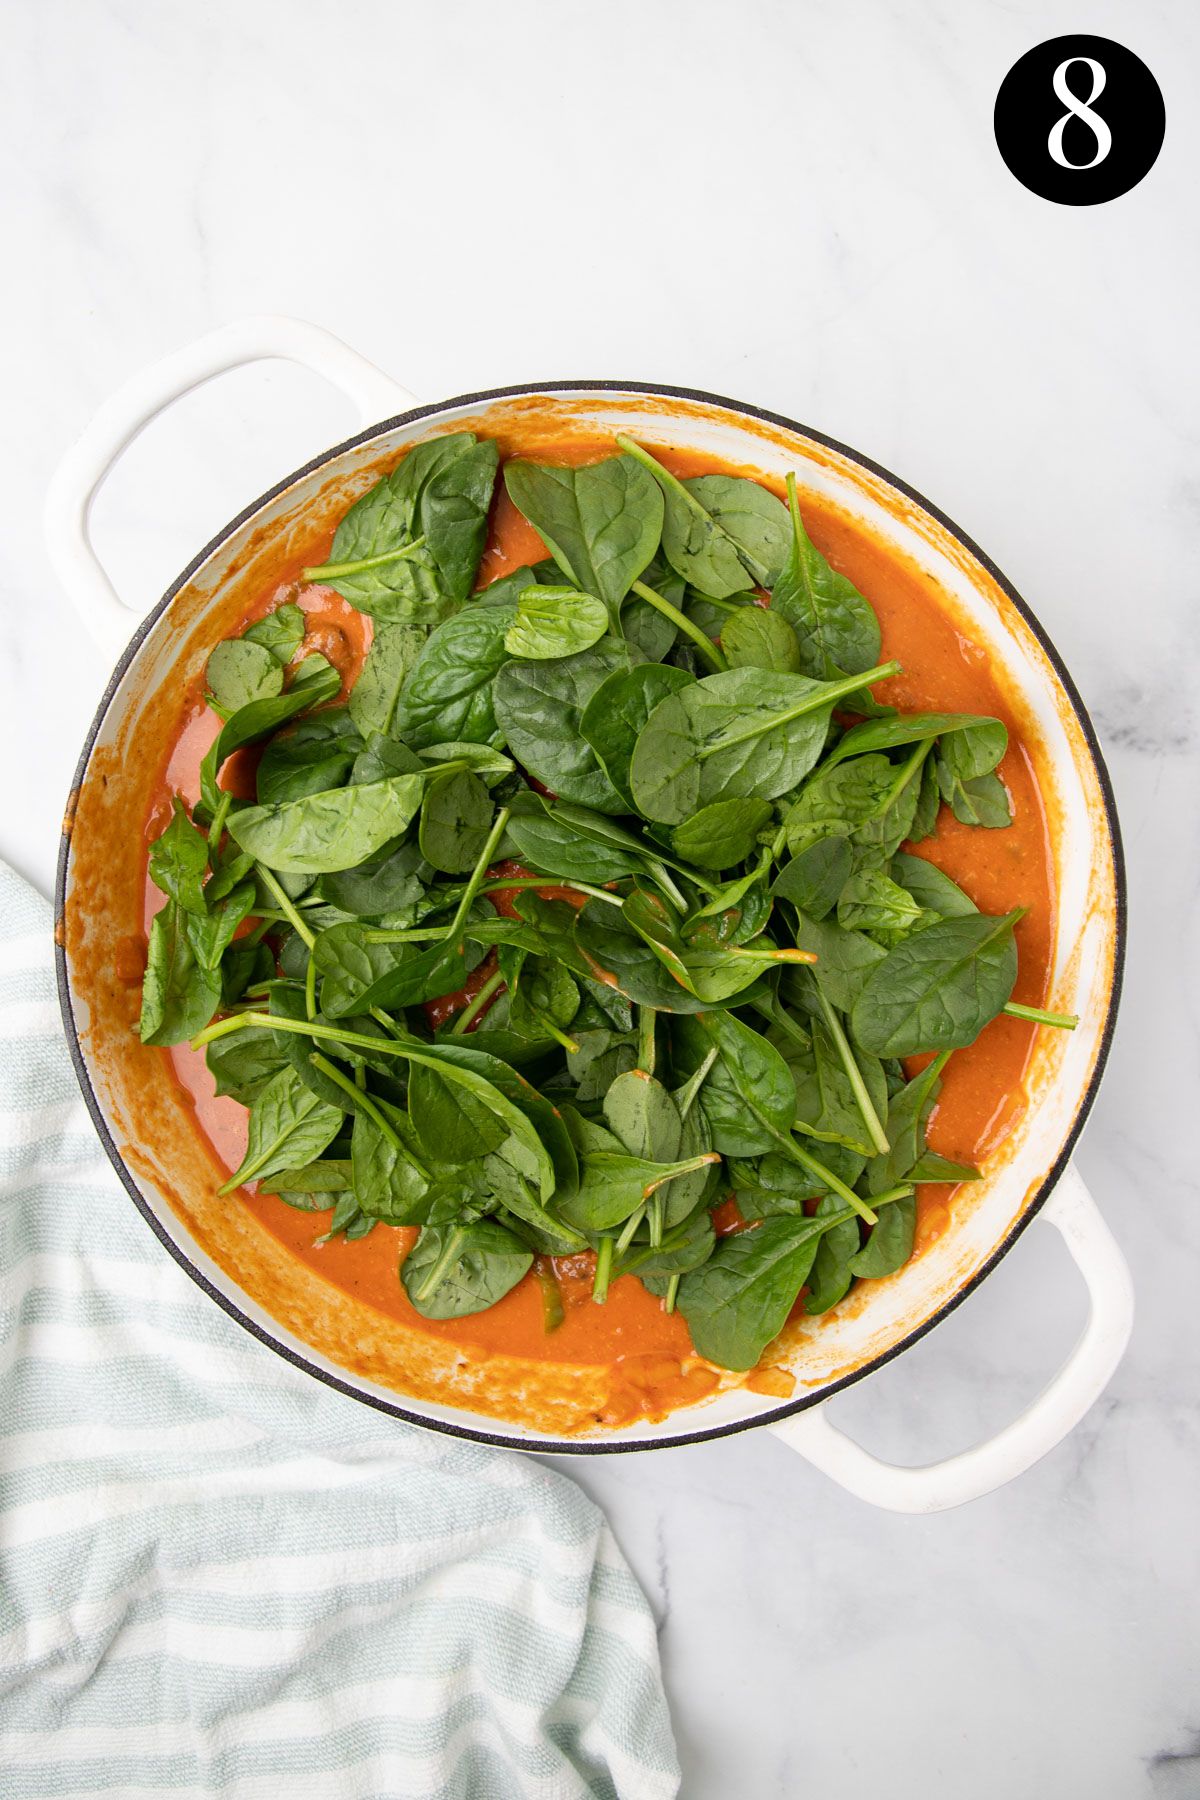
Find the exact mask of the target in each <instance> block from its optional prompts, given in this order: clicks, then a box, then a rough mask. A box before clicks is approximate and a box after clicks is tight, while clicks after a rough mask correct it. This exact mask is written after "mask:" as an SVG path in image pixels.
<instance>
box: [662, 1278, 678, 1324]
mask: <svg viewBox="0 0 1200 1800" xmlns="http://www.w3.org/2000/svg"><path fill="white" fill-rule="evenodd" d="M678 1295H679V1271H678V1269H676V1271H675V1273H674V1275H672V1277H671V1279H670V1281H668V1283H667V1291H666V1294H665V1295H664V1296H663V1309H664V1311H666V1312H669V1313H673V1312H674V1311H675V1301H676V1299H677V1297H678Z"/></svg>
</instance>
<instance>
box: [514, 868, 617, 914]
mask: <svg viewBox="0 0 1200 1800" xmlns="http://www.w3.org/2000/svg"><path fill="white" fill-rule="evenodd" d="M544 887H562V888H570V889H571V891H572V893H577V894H590V895H591V897H592V899H593V900H607V902H608V904H609V905H610V906H623V905H624V901H623V900H622V899H621V896H620V894H610V893H609V892H608V890H607V889H606V888H602V887H593V886H592V885H591V883H590V882H587V881H567V880H564V879H563V878H562V877H561V876H558V875H510V876H508V878H507V880H504V881H486V882H484V884H483V886H482V887H481V888H480V889H479V892H480V893H481V894H495V893H498V892H500V890H501V889H503V888H544Z"/></svg>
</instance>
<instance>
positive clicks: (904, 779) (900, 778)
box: [864, 738, 937, 823]
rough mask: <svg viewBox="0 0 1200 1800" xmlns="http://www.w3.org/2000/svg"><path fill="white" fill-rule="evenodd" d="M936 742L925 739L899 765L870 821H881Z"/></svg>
mask: <svg viewBox="0 0 1200 1800" xmlns="http://www.w3.org/2000/svg"><path fill="white" fill-rule="evenodd" d="M936 741H937V740H936V739H935V738H926V739H925V742H924V743H923V744H917V745H916V746H915V748H914V749H913V751H912V753H911V754H910V755H909V756H907V757H906V758H905V760H904V761H903V762H902V763H901V764H900V767H899V770H898V771H897V774H896V779H895V781H893V783H892V785H891V787H890V788H889V789H888V791H887V794H886V796H885V797H884V799H883V801H882V803H881V804H880V805H879V806H877V807H876V808H875V811H874V812H873V813H872V814H871V817H872V819H882V818H883V817H884V815H885V814H886V813H887V811H888V809H889V808H890V807H892V806H894V805H895V804H896V802H897V800H898V799H899V798H900V796H901V794H902V793H903V792H904V790H905V788H906V787H907V786H908V784H909V782H910V781H911V780H912V779H913V777H914V776H915V775H919V774H920V773H921V769H922V768H923V766H924V763H925V758H926V757H927V756H928V755H929V753H930V751H931V750H932V749H933V746H934V744H935V743H936ZM864 823H865V821H864Z"/></svg>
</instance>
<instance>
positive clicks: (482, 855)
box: [446, 806, 512, 943]
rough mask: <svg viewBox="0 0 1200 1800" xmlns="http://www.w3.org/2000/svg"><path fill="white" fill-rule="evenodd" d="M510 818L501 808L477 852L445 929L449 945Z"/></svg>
mask: <svg viewBox="0 0 1200 1800" xmlns="http://www.w3.org/2000/svg"><path fill="white" fill-rule="evenodd" d="M511 817H512V813H511V809H510V808H509V807H507V806H502V807H501V808H500V811H499V812H498V813H497V814H496V817H495V820H494V822H493V824H492V829H491V830H490V831H489V832H488V835H487V842H486V844H485V845H484V846H483V849H482V850H481V851H480V852H479V859H478V861H477V862H476V864H475V867H474V868H473V869H472V870H471V873H470V875H469V876H468V877H467V885H466V887H465V888H464V889H463V891H462V899H461V900H460V901H459V903H458V909H457V911H456V912H455V914H454V917H453V918H452V919H451V921H450V923H449V925H447V927H446V936H447V938H448V939H449V940H450V942H451V943H453V942H454V940H455V939H456V938H457V937H458V933H459V929H460V927H461V926H463V925H465V924H466V922H467V916H468V914H469V913H470V911H471V907H472V905H473V904H474V900H475V896H476V894H477V893H478V892H479V890H480V888H481V887H482V886H483V882H484V879H485V877H486V875H487V872H488V864H489V863H490V862H491V860H492V858H493V856H494V855H495V854H496V846H497V844H498V843H499V842H500V839H501V838H502V837H503V836H504V833H505V832H506V831H507V829H508V821H509V819H510V818H511Z"/></svg>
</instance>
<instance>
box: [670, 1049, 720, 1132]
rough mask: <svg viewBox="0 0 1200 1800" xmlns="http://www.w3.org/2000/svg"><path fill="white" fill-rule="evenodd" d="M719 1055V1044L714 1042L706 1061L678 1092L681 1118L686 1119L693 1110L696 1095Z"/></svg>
mask: <svg viewBox="0 0 1200 1800" xmlns="http://www.w3.org/2000/svg"><path fill="white" fill-rule="evenodd" d="M717 1055H718V1051H717V1046H716V1045H715V1044H714V1045H713V1047H712V1049H711V1050H709V1051H708V1052H707V1054H706V1055H705V1058H704V1061H703V1062H702V1063H701V1064H700V1066H699V1068H698V1069H696V1071H695V1072H694V1074H692V1075H689V1076H688V1079H687V1081H686V1082H685V1083H684V1085H683V1086H682V1087H681V1088H680V1090H679V1092H678V1093H677V1094H676V1096H675V1104H676V1106H677V1107H678V1108H679V1116H680V1118H681V1119H686V1118H687V1116H688V1114H689V1113H690V1112H691V1110H692V1104H693V1102H694V1101H695V1098H696V1095H697V1094H698V1093H699V1092H700V1089H701V1088H702V1087H703V1086H704V1083H705V1082H706V1081H707V1080H708V1072H709V1070H710V1069H711V1068H712V1066H713V1064H714V1063H715V1062H716V1060H717Z"/></svg>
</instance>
